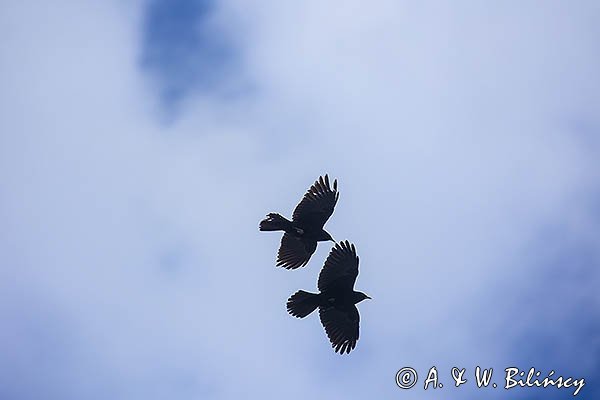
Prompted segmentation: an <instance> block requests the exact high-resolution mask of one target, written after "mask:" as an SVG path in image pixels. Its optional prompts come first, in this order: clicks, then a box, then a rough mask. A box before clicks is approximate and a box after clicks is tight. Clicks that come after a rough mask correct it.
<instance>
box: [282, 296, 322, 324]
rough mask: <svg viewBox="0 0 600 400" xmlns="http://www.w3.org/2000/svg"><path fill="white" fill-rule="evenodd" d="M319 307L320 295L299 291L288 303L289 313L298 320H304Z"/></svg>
mask: <svg viewBox="0 0 600 400" xmlns="http://www.w3.org/2000/svg"><path fill="white" fill-rule="evenodd" d="M318 306H319V295H318V294H315V293H309V292H305V291H304V290H298V291H297V292H296V293H294V294H293V295H292V296H291V297H290V298H289V299H288V301H287V311H288V313H290V314H291V315H293V316H294V317H297V318H304V317H306V316H307V315H308V314H310V313H311V312H313V311H315V310H316V308H317V307H318Z"/></svg>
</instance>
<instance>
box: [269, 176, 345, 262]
mask: <svg viewBox="0 0 600 400" xmlns="http://www.w3.org/2000/svg"><path fill="white" fill-rule="evenodd" d="M339 195H340V194H339V192H338V191H337V179H336V180H334V181H333V190H332V189H331V186H330V185H329V177H328V176H327V175H325V177H323V176H320V177H319V179H317V180H316V181H315V183H314V184H313V185H312V186H311V187H310V188H309V189H308V191H307V192H306V194H305V195H304V197H303V198H302V200H301V201H300V203H299V204H298V205H297V206H296V208H295V209H294V213H293V215H292V220H291V221H290V220H288V219H287V218H285V217H283V216H282V215H280V214H276V213H270V214H267V218H265V219H263V220H262V221H260V225H259V229H260V230H261V231H284V232H285V233H284V234H283V237H282V238H281V245H280V246H279V251H278V252H277V262H276V265H277V266H278V267H284V268H286V269H296V268H300V267H303V266H305V265H306V264H307V263H308V261H309V260H310V257H311V256H312V255H313V253H314V252H315V250H316V249H317V242H322V241H328V240H331V241H332V242H335V240H333V238H332V237H331V235H330V234H329V233H327V232H326V231H325V230H324V229H323V226H325V222H327V220H328V219H329V217H331V214H333V209H334V208H335V204H336V203H337V200H338V197H339Z"/></svg>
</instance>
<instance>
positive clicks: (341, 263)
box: [287, 240, 370, 354]
mask: <svg viewBox="0 0 600 400" xmlns="http://www.w3.org/2000/svg"><path fill="white" fill-rule="evenodd" d="M357 276H358V256H357V255H356V249H355V247H354V245H353V244H351V243H349V242H348V241H347V240H346V241H343V242H341V243H336V245H335V246H334V248H333V249H331V252H330V253H329V256H328V257H327V260H326V261H325V265H324V266H323V268H322V269H321V273H320V274H319V280H318V283H317V286H318V289H319V291H320V293H318V294H317V293H309V292H305V291H304V290H299V291H297V292H296V293H294V294H293V295H292V296H291V297H290V298H289V299H288V301H287V310H288V313H290V314H291V315H293V316H294V317H297V318H304V317H306V316H307V315H309V314H310V313H312V312H313V311H314V310H315V309H316V308H317V307H318V308H319V317H320V318H321V324H323V327H324V328H325V333H327V337H328V338H329V341H330V342H331V346H332V347H333V349H334V350H335V352H336V353H340V354H344V352H345V353H350V351H351V350H352V349H354V348H355V347H356V342H357V341H358V324H359V321H360V316H359V314H358V309H357V308H356V304H357V303H360V302H361V301H363V300H364V299H370V297H369V296H367V295H366V294H364V293H362V292H356V291H355V290H354V283H355V282H356V277H357Z"/></svg>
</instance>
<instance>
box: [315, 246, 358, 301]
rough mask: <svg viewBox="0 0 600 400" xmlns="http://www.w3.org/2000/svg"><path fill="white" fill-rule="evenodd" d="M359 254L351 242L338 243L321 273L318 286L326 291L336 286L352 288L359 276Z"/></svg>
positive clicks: (346, 288)
mask: <svg viewBox="0 0 600 400" xmlns="http://www.w3.org/2000/svg"><path fill="white" fill-rule="evenodd" d="M358 261H359V260H358V256H357V255H356V248H355V247H354V244H351V243H350V242H348V241H347V240H346V241H342V242H339V243H336V245H335V246H334V247H333V249H331V252H330V253H329V256H327V260H325V265H324V266H323V269H321V273H320V274H319V281H318V283H317V286H318V288H319V290H320V291H322V292H324V291H326V290H328V289H332V288H334V287H337V288H341V289H345V290H352V289H353V288H354V283H355V282H356V277H357V276H358Z"/></svg>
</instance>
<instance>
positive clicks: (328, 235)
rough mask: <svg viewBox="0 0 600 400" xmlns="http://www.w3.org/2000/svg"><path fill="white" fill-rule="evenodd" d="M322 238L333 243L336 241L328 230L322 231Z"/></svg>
mask: <svg viewBox="0 0 600 400" xmlns="http://www.w3.org/2000/svg"><path fill="white" fill-rule="evenodd" d="M323 239H325V240H326V241H331V242H333V243H337V242H336V241H335V239H334V238H332V237H331V235H330V234H329V232H327V231H325V230H324V231H323Z"/></svg>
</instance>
